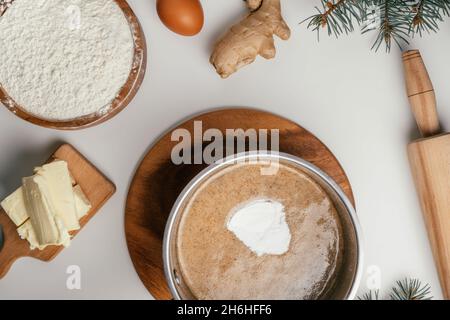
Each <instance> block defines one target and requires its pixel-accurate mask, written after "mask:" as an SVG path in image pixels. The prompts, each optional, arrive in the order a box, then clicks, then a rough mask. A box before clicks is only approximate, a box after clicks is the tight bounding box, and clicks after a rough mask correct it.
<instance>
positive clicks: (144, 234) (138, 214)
mask: <svg viewBox="0 0 450 320" xmlns="http://www.w3.org/2000/svg"><path fill="white" fill-rule="evenodd" d="M194 121H202V125H203V132H204V131H205V130H207V129H209V128H217V129H219V130H221V131H222V132H225V130H226V129H239V128H241V129H244V130H247V129H250V128H253V129H256V130H258V129H268V130H270V129H279V130H280V151H282V152H286V153H289V154H292V155H295V156H298V157H301V158H303V159H305V160H307V161H309V162H311V163H313V164H315V165H316V166H318V167H319V168H320V169H322V170H323V171H325V172H326V173H327V174H328V175H329V176H330V177H331V178H333V179H334V180H335V181H336V182H337V183H338V184H339V185H340V186H341V188H342V189H343V190H344V192H345V193H346V194H347V196H348V197H349V199H350V200H351V201H352V202H353V194H352V190H351V187H350V183H349V181H348V179H347V176H346V175H345V172H344V170H343V169H342V167H341V166H340V164H339V162H338V161H337V160H336V158H335V157H334V155H333V154H332V153H331V151H330V150H329V149H328V148H327V147H326V146H325V145H324V144H323V143H322V142H321V141H320V140H319V139H317V138H316V137H315V136H314V135H313V134H311V133H310V132H308V131H307V130H305V129H303V128H302V127H300V126H299V125H298V124H296V123H294V122H292V121H290V120H287V119H284V118H282V117H279V116H277V115H274V114H271V113H267V112H263V111H258V110H250V109H226V110H219V111H213V112H209V113H205V114H201V115H198V116H196V117H194V118H192V119H190V120H188V121H186V122H184V123H182V124H181V125H179V126H178V127H176V128H173V129H172V130H170V131H169V132H168V133H167V134H165V135H164V136H163V137H162V138H161V139H160V140H158V141H157V142H156V143H155V144H154V145H153V146H152V147H151V149H150V150H149V151H148V153H147V155H146V156H145V157H144V159H143V160H142V162H141V164H140V165H139V167H138V169H137V171H136V174H135V176H134V179H133V181H132V183H131V186H130V190H129V193H128V199H127V203H126V209H125V233H126V239H127V244H128V251H129V252H130V256H131V259H132V261H133V264H134V267H135V268H136V271H137V273H138V275H139V277H140V278H141V280H142V282H143V283H144V285H145V286H146V287H147V289H148V290H149V292H150V293H151V294H152V295H153V296H154V297H155V298H156V299H172V295H171V294H170V291H169V289H168V287H167V284H166V279H165V276H164V267H163V260H162V241H163V234H164V229H165V225H166V221H167V218H168V216H169V213H170V211H171V209H172V206H173V204H174V202H175V200H176V199H177V197H178V195H179V194H180V192H181V191H182V190H183V188H184V187H185V186H186V184H187V183H188V182H189V181H190V180H191V179H192V178H193V177H194V176H195V175H197V174H198V173H199V172H200V171H201V170H202V169H203V168H205V167H206V165H175V164H173V163H172V161H171V151H172V148H173V147H174V146H175V145H176V144H177V143H178V142H173V141H171V133H172V131H173V130H175V129H177V128H185V129H187V130H189V131H190V132H191V135H193V125H194ZM353 203H354V202H353Z"/></svg>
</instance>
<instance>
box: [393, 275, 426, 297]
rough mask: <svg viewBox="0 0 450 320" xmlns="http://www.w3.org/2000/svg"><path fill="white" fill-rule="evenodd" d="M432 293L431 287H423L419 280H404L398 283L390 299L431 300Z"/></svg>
mask: <svg viewBox="0 0 450 320" xmlns="http://www.w3.org/2000/svg"><path fill="white" fill-rule="evenodd" d="M430 293H431V288H430V285H428V284H425V285H422V283H421V282H420V281H419V280H418V279H404V280H402V281H397V285H396V286H395V287H393V288H392V293H391V294H390V297H391V299H392V300H431V299H432V298H433V297H431V296H430Z"/></svg>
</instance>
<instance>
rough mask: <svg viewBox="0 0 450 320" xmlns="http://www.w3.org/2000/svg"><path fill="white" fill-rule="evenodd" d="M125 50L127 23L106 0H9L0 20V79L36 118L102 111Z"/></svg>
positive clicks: (117, 85) (115, 87)
mask: <svg viewBox="0 0 450 320" xmlns="http://www.w3.org/2000/svg"><path fill="white" fill-rule="evenodd" d="M133 55H134V42H133V37H132V34H131V30H130V27H129V25H128V23H127V20H126V18H125V16H124V14H123V12H122V10H121V9H120V8H119V6H118V5H117V4H116V3H115V1H114V0H89V1H85V0H15V1H14V2H13V3H12V5H11V7H10V8H9V9H7V10H6V12H5V14H4V15H3V16H2V17H0V84H1V85H2V86H3V88H4V89H5V90H6V92H7V93H8V94H9V95H10V96H11V98H12V99H13V100H14V101H15V102H16V103H17V104H19V105H20V106H22V107H23V108H24V109H25V110H26V111H28V112H30V113H32V114H34V115H36V116H38V117H40V118H45V119H49V120H70V119H74V118H78V117H81V116H86V115H91V114H97V113H102V112H105V110H107V109H108V108H109V106H110V105H111V103H112V101H113V100H114V99H115V97H116V96H117V94H118V93H119V91H120V89H121V88H122V86H123V85H124V84H125V82H126V80H127V79H128V76H129V74H130V71H131V67H132V62H133Z"/></svg>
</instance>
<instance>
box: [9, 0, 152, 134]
mask: <svg viewBox="0 0 450 320" xmlns="http://www.w3.org/2000/svg"><path fill="white" fill-rule="evenodd" d="M114 1H115V2H116V3H117V4H118V5H119V7H120V8H121V9H122V11H123V13H124V15H125V17H126V19H127V21H128V23H129V25H130V29H131V33H132V36H133V40H134V58H133V64H132V69H131V72H130V75H129V76H128V80H127V82H126V83H125V84H124V85H123V87H122V89H121V90H120V91H119V94H118V95H117V97H116V98H115V99H114V100H113V102H112V103H111V107H110V108H109V110H108V112H106V113H104V114H97V113H95V114H91V115H87V116H83V117H80V118H76V119H72V120H63V121H55V120H48V119H44V118H40V117H38V116H36V115H33V114H30V113H29V112H27V111H26V110H25V109H24V108H23V107H21V106H20V105H18V104H17V103H16V102H15V101H14V100H13V99H12V98H11V97H10V96H9V95H8V93H7V92H6V91H5V90H4V89H3V88H2V86H1V85H0V101H1V102H2V103H3V105H5V107H6V108H8V110H10V111H11V112H12V113H14V114H15V115H17V116H18V117H20V118H22V119H23V120H26V121H28V122H31V123H33V124H36V125H39V126H42V127H46V128H52V129H59V130H79V129H84V128H88V127H92V126H95V125H98V124H100V123H103V122H105V121H107V120H109V119H111V118H112V117H114V116H115V115H116V114H118V113H119V112H120V111H122V110H123V109H124V108H125V107H126V106H127V105H128V104H129V103H130V102H131V100H132V99H133V98H134V96H135V95H136V93H137V92H138V90H139V87H140V86H141V84H142V81H143V80H144V76H145V70H146V66H147V45H146V42H145V35H144V32H143V30H142V27H141V24H140V23H139V20H138V18H137V17H136V15H135V14H134V12H133V10H132V9H131V7H130V6H129V4H128V2H127V1H126V0H114ZM1 15H2V13H0V16H1Z"/></svg>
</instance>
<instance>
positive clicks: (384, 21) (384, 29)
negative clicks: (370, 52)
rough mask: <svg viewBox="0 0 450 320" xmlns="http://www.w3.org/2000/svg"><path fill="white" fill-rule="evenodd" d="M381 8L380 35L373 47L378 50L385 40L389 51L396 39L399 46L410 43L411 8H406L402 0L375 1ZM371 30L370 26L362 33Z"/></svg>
mask: <svg viewBox="0 0 450 320" xmlns="http://www.w3.org/2000/svg"><path fill="white" fill-rule="evenodd" d="M373 3H374V5H377V6H378V7H379V9H380V11H379V12H380V17H379V18H380V25H379V28H378V35H377V37H376V39H375V42H374V44H373V45H372V49H375V51H378V49H379V48H380V46H381V44H382V43H383V42H384V44H385V48H386V52H389V51H390V50H391V47H392V41H394V42H395V43H396V44H397V45H398V47H400V48H401V47H402V45H405V44H408V43H409V41H408V38H409V31H410V29H409V21H410V14H408V11H409V10H405V6H404V1H402V0H377V1H374V2H373ZM368 31H371V29H369V28H363V30H362V33H366V32H368Z"/></svg>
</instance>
